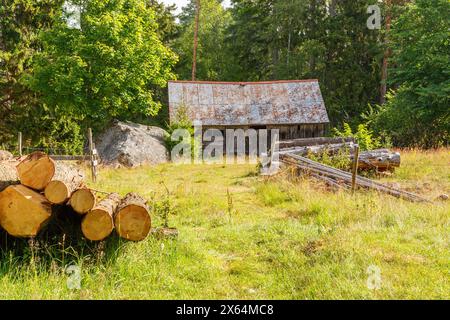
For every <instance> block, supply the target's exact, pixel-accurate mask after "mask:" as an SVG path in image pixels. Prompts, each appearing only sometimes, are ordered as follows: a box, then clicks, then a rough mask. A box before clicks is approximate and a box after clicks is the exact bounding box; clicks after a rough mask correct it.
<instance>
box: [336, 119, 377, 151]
mask: <svg viewBox="0 0 450 320" xmlns="http://www.w3.org/2000/svg"><path fill="white" fill-rule="evenodd" d="M333 132H334V135H335V136H336V137H354V138H355V139H356V142H357V143H358V144H359V147H360V149H361V150H362V151H364V150H373V149H377V148H380V147H381V146H382V145H383V144H382V142H381V137H378V138H375V137H374V136H373V132H372V131H371V130H369V129H368V126H367V124H359V125H358V127H357V130H356V132H353V130H352V128H351V127H350V125H349V124H348V123H345V122H344V124H343V129H342V131H340V130H339V129H337V128H334V129H333Z"/></svg>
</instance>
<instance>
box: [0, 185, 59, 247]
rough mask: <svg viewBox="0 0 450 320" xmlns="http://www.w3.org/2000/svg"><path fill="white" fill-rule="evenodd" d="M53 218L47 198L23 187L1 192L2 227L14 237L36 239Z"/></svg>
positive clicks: (16, 186)
mask: <svg viewBox="0 0 450 320" xmlns="http://www.w3.org/2000/svg"><path fill="white" fill-rule="evenodd" d="M51 216H52V207H51V205H50V203H49V202H48V201H47V199H45V197H44V196H43V195H41V194H39V193H37V192H36V191H33V190H31V189H29V188H27V187H25V186H23V185H14V186H9V187H8V188H6V189H5V190H4V191H3V192H0V225H1V226H2V227H3V229H5V230H6V231H7V232H8V233H9V234H10V235H12V236H14V237H20V238H27V237H35V236H36V235H37V234H38V233H39V231H40V230H41V229H42V228H43V227H44V226H45V225H46V223H47V222H48V221H49V219H50V218H51Z"/></svg>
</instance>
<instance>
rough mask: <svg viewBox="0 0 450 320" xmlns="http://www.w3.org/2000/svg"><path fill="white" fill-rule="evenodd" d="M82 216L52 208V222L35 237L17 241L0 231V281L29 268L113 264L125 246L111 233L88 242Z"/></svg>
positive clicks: (46, 268) (124, 243)
mask: <svg viewBox="0 0 450 320" xmlns="http://www.w3.org/2000/svg"><path fill="white" fill-rule="evenodd" d="M81 220H82V216H80V215H78V214H76V213H75V212H73V211H72V210H71V209H70V208H69V207H67V206H64V207H56V208H55V212H54V218H53V219H52V220H51V222H49V224H48V225H47V226H46V227H45V229H44V230H43V231H42V232H41V233H39V235H38V236H37V237H35V238H32V239H20V238H15V237H12V236H10V235H9V234H8V233H7V232H6V231H5V230H0V277H1V276H3V275H4V274H6V273H10V272H17V271H18V270H21V269H23V268H27V267H29V266H33V268H34V269H37V270H39V271H41V272H48V271H51V270H54V269H55V268H58V269H61V268H66V267H67V266H70V265H80V264H83V265H86V264H95V265H98V264H105V265H107V264H110V263H113V262H114V261H115V260H116V259H117V257H118V255H119V252H120V251H121V250H120V248H121V247H122V246H123V245H126V243H127V241H125V240H122V239H120V238H119V237H118V236H117V235H116V234H115V233H113V234H112V235H111V236H110V237H108V238H107V239H106V240H104V241H98V242H94V241H89V240H86V239H85V238H84V237H83V234H82V232H81Z"/></svg>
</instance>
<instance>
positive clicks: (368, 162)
mask: <svg viewBox="0 0 450 320" xmlns="http://www.w3.org/2000/svg"><path fill="white" fill-rule="evenodd" d="M394 167H400V154H399V153H398V152H391V151H389V150H385V149H382V150H371V151H364V152H362V153H361V154H360V155H359V165H358V168H360V169H370V168H378V169H383V170H384V169H391V168H394Z"/></svg>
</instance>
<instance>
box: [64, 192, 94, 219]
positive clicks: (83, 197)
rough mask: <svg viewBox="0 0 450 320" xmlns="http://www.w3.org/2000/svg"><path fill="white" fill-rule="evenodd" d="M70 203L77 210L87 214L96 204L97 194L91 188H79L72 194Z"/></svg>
mask: <svg viewBox="0 0 450 320" xmlns="http://www.w3.org/2000/svg"><path fill="white" fill-rule="evenodd" d="M70 205H71V207H72V208H73V210H75V212H77V213H79V214H86V213H88V212H89V211H90V210H91V209H92V208H93V207H94V206H95V195H94V193H93V191H92V190H90V189H85V188H83V189H78V190H76V191H75V192H74V193H73V194H72V197H71V198H70Z"/></svg>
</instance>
